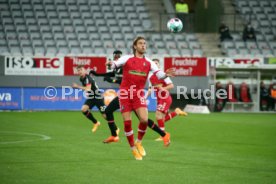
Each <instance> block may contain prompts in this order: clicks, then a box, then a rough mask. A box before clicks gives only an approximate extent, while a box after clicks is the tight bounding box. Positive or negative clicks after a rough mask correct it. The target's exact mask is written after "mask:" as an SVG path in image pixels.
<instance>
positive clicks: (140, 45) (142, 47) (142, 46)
mask: <svg viewBox="0 0 276 184" xmlns="http://www.w3.org/2000/svg"><path fill="white" fill-rule="evenodd" d="M134 48H135V49H136V51H137V52H138V53H140V54H144V53H145V52H146V50H147V45H146V40H143V39H141V40H138V42H137V44H136V46H134Z"/></svg>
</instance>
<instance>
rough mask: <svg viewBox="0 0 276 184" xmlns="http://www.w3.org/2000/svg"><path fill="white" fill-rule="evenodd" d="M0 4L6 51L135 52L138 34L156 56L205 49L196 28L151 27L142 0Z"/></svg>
mask: <svg viewBox="0 0 276 184" xmlns="http://www.w3.org/2000/svg"><path fill="white" fill-rule="evenodd" d="M134 6H135V8H134ZM0 8H1V10H0V19H1V24H0V43H1V44H0V54H2V55H23V56H25V55H28V56H32V55H35V56H36V55H39V56H44V55H45V56H46V55H47V56H51V55H52V56H63V55H70V54H71V55H88V54H89V55H106V54H111V53H112V50H113V49H111V48H117V49H121V50H123V51H124V52H125V53H131V48H130V44H129V42H132V40H133V39H134V37H135V36H136V35H144V36H146V37H147V38H148V40H149V42H150V43H149V48H150V49H149V51H148V53H149V54H153V56H160V55H161V56H163V55H169V56H181V55H183V56H192V55H194V56H202V55H203V52H202V50H201V47H200V44H199V42H198V40H197V38H196V37H195V35H194V34H191V33H189V34H185V33H183V34H182V33H181V34H169V33H157V34H155V33H152V32H151V31H152V21H151V19H150V16H149V12H148V10H147V8H146V6H145V2H144V1H143V0H141V1H135V0H124V1H119V0H115V1H114V0H112V1H107V0H34V1H27V0H3V1H1V2H0ZM137 13H138V14H137ZM137 15H139V16H137ZM169 41H171V42H175V41H176V43H177V44H176V43H168V42H169ZM184 45H185V46H184ZM183 46H184V47H183ZM183 48H184V50H183ZM194 49H196V50H194ZM193 50H194V51H193Z"/></svg>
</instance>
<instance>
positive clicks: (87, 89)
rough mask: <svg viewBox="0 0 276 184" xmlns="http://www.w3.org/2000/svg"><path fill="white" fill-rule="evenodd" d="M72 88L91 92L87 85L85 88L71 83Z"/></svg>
mask: <svg viewBox="0 0 276 184" xmlns="http://www.w3.org/2000/svg"><path fill="white" fill-rule="evenodd" d="M72 87H73V88H78V89H82V90H84V91H91V84H87V85H86V86H80V85H78V84H77V83H73V85H72Z"/></svg>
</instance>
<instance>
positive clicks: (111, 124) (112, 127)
mask: <svg viewBox="0 0 276 184" xmlns="http://www.w3.org/2000/svg"><path fill="white" fill-rule="evenodd" d="M108 127H109V129H110V132H111V135H112V136H115V137H116V136H117V133H116V130H117V127H116V125H115V123H114V121H108Z"/></svg>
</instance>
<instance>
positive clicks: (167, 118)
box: [165, 112, 177, 122]
mask: <svg viewBox="0 0 276 184" xmlns="http://www.w3.org/2000/svg"><path fill="white" fill-rule="evenodd" d="M175 116H177V114H176V112H171V113H168V114H167V115H166V116H165V122H167V121H169V120H171V119H173V118H174V117H175Z"/></svg>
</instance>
